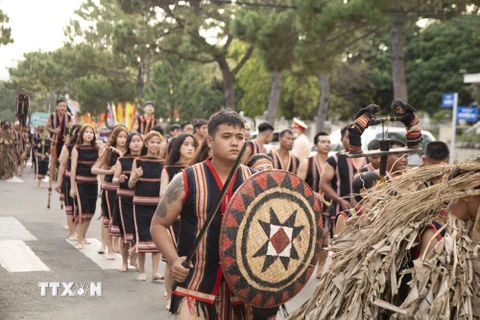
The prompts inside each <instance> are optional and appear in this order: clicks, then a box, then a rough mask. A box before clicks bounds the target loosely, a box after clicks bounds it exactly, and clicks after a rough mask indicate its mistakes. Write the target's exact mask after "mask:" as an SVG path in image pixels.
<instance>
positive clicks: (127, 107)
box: [125, 102, 133, 130]
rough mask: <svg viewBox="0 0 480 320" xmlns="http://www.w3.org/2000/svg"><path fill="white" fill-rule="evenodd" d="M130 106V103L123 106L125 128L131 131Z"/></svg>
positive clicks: (131, 110) (131, 109)
mask: <svg viewBox="0 0 480 320" xmlns="http://www.w3.org/2000/svg"><path fill="white" fill-rule="evenodd" d="M132 112H133V108H132V104H131V103H130V102H127V104H126V105H125V127H127V128H128V129H129V130H130V129H132V125H133V123H132Z"/></svg>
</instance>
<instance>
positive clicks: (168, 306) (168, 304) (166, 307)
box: [165, 299, 170, 310]
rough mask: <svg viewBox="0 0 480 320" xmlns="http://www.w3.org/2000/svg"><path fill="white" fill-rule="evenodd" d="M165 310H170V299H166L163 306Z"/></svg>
mask: <svg viewBox="0 0 480 320" xmlns="http://www.w3.org/2000/svg"><path fill="white" fill-rule="evenodd" d="M165 309H167V310H170V299H167V305H166V306H165Z"/></svg>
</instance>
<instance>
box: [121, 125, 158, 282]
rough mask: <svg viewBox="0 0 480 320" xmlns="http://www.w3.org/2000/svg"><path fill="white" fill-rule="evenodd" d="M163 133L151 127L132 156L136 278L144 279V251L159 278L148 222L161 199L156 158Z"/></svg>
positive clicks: (154, 273)
mask: <svg viewBox="0 0 480 320" xmlns="http://www.w3.org/2000/svg"><path fill="white" fill-rule="evenodd" d="M162 140H163V139H162V136H161V135H160V134H159V133H158V132H156V131H150V132H149V133H148V134H147V135H146V136H145V139H144V146H143V149H142V157H140V158H137V159H135V160H134V162H133V165H132V175H131V178H130V180H129V181H128V186H129V187H130V188H132V189H134V197H133V217H134V223H135V247H134V249H135V250H134V251H135V252H136V253H137V254H138V269H139V273H140V274H139V276H138V278H137V280H139V281H145V280H146V276H145V253H152V280H162V279H163V276H161V275H160V274H159V273H158V264H159V262H160V252H159V251H158V249H157V247H156V245H155V243H153V240H152V235H151V234H150V224H151V221H152V217H153V215H154V213H155V209H156V207H157V204H158V202H159V200H160V176H161V173H162V170H163V160H161V159H160V158H159V152H160V145H161V143H162Z"/></svg>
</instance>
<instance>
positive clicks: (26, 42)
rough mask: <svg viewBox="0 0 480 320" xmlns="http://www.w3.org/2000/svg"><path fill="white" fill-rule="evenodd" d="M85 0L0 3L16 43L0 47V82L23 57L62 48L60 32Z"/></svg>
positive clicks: (62, 37)
mask: <svg viewBox="0 0 480 320" xmlns="http://www.w3.org/2000/svg"><path fill="white" fill-rule="evenodd" d="M83 1H84V0H0V9H2V11H3V12H4V13H6V14H7V15H8V17H9V18H10V22H9V23H8V25H9V26H10V27H11V28H12V38H13V40H14V41H15V42H14V43H12V44H9V45H7V46H0V80H5V79H8V70H7V68H8V67H12V66H15V64H16V62H17V61H19V60H22V59H23V54H24V53H27V52H32V51H38V50H42V51H51V50H55V49H58V48H60V47H62V46H63V42H64V40H65V36H64V31H63V29H64V28H65V27H66V26H67V25H68V23H69V21H70V19H71V18H72V17H73V15H74V13H73V12H74V10H76V9H78V8H79V7H80V5H81V4H82V2H83Z"/></svg>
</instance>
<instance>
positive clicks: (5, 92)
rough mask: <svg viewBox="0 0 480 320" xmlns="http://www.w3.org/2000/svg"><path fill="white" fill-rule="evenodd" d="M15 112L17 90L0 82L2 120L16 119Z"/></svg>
mask: <svg viewBox="0 0 480 320" xmlns="http://www.w3.org/2000/svg"><path fill="white" fill-rule="evenodd" d="M15 112H16V109H15V91H14V90H11V89H9V88H7V87H6V86H5V84H4V83H3V82H0V120H1V121H5V120H6V121H9V122H12V121H14V119H15Z"/></svg>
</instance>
